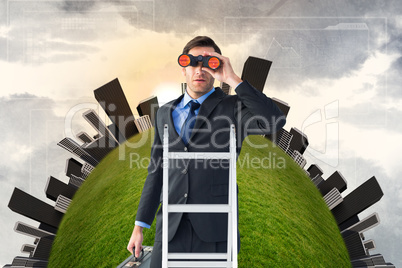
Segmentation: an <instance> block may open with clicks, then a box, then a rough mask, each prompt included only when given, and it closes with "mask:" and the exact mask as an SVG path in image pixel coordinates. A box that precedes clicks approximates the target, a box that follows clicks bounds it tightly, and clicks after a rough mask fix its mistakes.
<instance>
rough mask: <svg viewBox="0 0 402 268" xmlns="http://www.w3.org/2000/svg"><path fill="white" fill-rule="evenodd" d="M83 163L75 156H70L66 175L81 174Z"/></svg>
mask: <svg viewBox="0 0 402 268" xmlns="http://www.w3.org/2000/svg"><path fill="white" fill-rule="evenodd" d="M81 169H82V164H81V163H80V162H78V161H77V160H75V159H74V158H69V159H67V160H66V176H67V177H70V175H71V174H74V175H75V176H79V177H80V176H81V173H82V172H81Z"/></svg>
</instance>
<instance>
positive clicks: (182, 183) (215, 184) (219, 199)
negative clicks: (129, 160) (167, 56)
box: [136, 81, 285, 242]
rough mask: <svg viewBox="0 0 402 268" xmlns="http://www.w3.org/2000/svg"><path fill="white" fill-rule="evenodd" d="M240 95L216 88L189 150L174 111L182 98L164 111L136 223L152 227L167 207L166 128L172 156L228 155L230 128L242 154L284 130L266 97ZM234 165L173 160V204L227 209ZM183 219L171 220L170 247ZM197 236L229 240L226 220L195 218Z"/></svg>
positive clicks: (242, 88) (242, 91) (240, 90)
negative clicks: (257, 137)
mask: <svg viewBox="0 0 402 268" xmlns="http://www.w3.org/2000/svg"><path fill="white" fill-rule="evenodd" d="M236 92H237V95H232V96H230V95H226V94H225V93H223V91H222V90H221V89H220V88H216V89H215V92H214V93H212V94H211V95H210V96H209V97H208V98H207V99H206V100H205V101H204V102H203V104H202V105H201V107H200V110H199V113H198V116H197V119H196V122H195V126H194V129H193V132H192V135H191V137H190V142H189V144H188V145H187V146H186V145H185V144H184V143H183V142H182V140H181V138H180V136H179V135H178V134H177V132H176V130H175V127H174V124H173V119H172V111H173V110H174V108H175V107H176V105H177V104H178V103H179V102H180V100H181V99H182V98H183V95H182V96H181V97H179V98H178V99H176V100H174V101H171V102H169V103H167V104H166V105H164V106H162V107H161V108H159V110H158V112H157V115H156V119H155V140H154V144H153V146H152V150H151V163H150V165H149V167H148V176H147V179H146V181H145V184H144V188H143V191H142V195H141V199H140V204H139V206H138V211H137V217H136V220H137V221H142V222H145V223H147V224H151V223H152V221H153V219H154V217H155V213H156V211H157V209H158V207H159V205H160V203H161V202H162V194H161V193H162V151H163V150H162V141H163V127H164V125H165V124H168V127H169V151H170V152H175V151H178V152H180V151H181V152H183V151H188V152H194V151H197V152H212V151H217V152H228V151H229V130H230V125H231V124H234V125H235V128H236V140H237V145H236V147H237V153H240V149H241V144H242V142H243V140H244V138H245V137H246V136H247V135H249V134H269V133H273V132H276V131H277V130H279V128H281V127H283V125H284V124H285V117H284V116H283V114H282V112H281V111H280V110H279V108H278V107H277V106H276V105H275V103H274V102H273V101H272V100H271V99H270V98H268V97H266V96H265V95H264V94H263V93H261V92H259V91H258V90H256V89H255V88H253V87H252V86H251V85H250V84H249V83H248V82H246V81H245V82H243V83H242V84H240V85H239V86H238V87H237V89H236ZM228 179H229V164H228V161H227V160H216V159H215V160H198V161H197V160H187V159H186V160H183V159H180V160H169V203H170V204H172V203H173V204H185V203H188V204H224V203H227V202H228ZM181 217H182V214H181V213H174V214H173V213H170V214H169V227H168V228H169V241H170V240H171V239H172V238H173V237H174V234H175V233H176V230H177V227H178V225H179V223H180V220H181ZM189 219H190V221H191V223H192V225H193V228H194V230H195V232H196V233H197V235H198V236H199V237H200V238H201V239H202V240H204V241H206V242H219V241H226V240H227V214H216V213H215V214H213V213H198V214H197V213H190V214H189ZM161 239H162V209H160V210H159V212H158V214H157V225H156V235H155V241H161Z"/></svg>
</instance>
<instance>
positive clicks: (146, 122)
mask: <svg viewBox="0 0 402 268" xmlns="http://www.w3.org/2000/svg"><path fill="white" fill-rule="evenodd" d="M135 125H136V126H137V129H138V131H139V132H140V133H142V132H144V131H146V130H148V129H150V128H152V124H151V119H149V116H148V115H144V116H141V117H140V118H137V119H135Z"/></svg>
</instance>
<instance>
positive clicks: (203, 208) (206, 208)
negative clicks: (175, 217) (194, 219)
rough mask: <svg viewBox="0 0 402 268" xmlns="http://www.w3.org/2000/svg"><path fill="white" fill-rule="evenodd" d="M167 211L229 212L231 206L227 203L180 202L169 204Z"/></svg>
mask: <svg viewBox="0 0 402 268" xmlns="http://www.w3.org/2000/svg"><path fill="white" fill-rule="evenodd" d="M168 212H169V213H172V212H181V213H229V212H231V207H230V206H229V205H228V204H220V205H219V204H195V205H193V204H180V205H169V206H168Z"/></svg>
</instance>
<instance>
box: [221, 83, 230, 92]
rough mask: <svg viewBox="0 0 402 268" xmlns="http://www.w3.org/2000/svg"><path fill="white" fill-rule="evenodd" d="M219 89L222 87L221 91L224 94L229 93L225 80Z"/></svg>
mask: <svg viewBox="0 0 402 268" xmlns="http://www.w3.org/2000/svg"><path fill="white" fill-rule="evenodd" d="M221 89H222V91H223V93H225V94H226V95H230V86H229V85H228V84H226V83H225V82H222V83H221Z"/></svg>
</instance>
